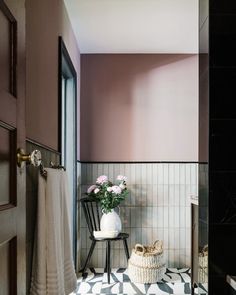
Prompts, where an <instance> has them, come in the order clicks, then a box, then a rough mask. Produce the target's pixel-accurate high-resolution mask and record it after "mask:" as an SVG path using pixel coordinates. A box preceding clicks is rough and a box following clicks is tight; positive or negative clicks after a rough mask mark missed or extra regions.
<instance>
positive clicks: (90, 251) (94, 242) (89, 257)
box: [80, 241, 96, 274]
mask: <svg viewBox="0 0 236 295" xmlns="http://www.w3.org/2000/svg"><path fill="white" fill-rule="evenodd" d="M95 245H96V241H92V244H91V246H90V249H89V253H88V256H87V258H86V261H85V263H84V267H83V268H82V269H81V270H80V272H82V273H83V274H84V272H85V271H86V269H87V266H88V264H89V261H90V259H91V256H92V254H93V250H94V248H95Z"/></svg>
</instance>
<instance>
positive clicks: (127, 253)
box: [123, 239, 129, 262]
mask: <svg viewBox="0 0 236 295" xmlns="http://www.w3.org/2000/svg"><path fill="white" fill-rule="evenodd" d="M123 243H124V249H125V255H126V259H127V262H128V260H129V248H128V244H127V240H126V239H124V240H123Z"/></svg>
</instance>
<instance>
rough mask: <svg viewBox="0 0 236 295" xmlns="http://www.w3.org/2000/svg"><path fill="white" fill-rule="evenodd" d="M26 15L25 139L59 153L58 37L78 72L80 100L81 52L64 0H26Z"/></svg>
mask: <svg viewBox="0 0 236 295" xmlns="http://www.w3.org/2000/svg"><path fill="white" fill-rule="evenodd" d="M26 12H27V13H26V74H27V75H26V79H27V80H26V136H27V138H30V139H33V140H35V141H37V142H39V143H41V144H44V145H46V146H48V147H50V148H53V149H55V150H57V149H58V36H59V35H61V36H62V37H63V40H64V42H65V44H66V47H67V49H68V51H69V54H70V56H71V59H72V61H73V64H74V67H75V69H76V71H77V77H78V101H79V95H80V87H79V86H80V80H79V77H80V53H79V49H78V46H77V43H76V39H75V36H74V34H73V31H72V27H71V24H70V21H69V18H68V15H67V12H66V8H65V6H64V3H63V0H50V1H48V0H40V1H38V0H26ZM79 105H80V104H79V103H78V120H79V113H80V111H79ZM78 138H79V130H78ZM78 146H79V142H78ZM78 154H79V151H78Z"/></svg>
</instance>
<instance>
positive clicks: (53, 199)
mask: <svg viewBox="0 0 236 295" xmlns="http://www.w3.org/2000/svg"><path fill="white" fill-rule="evenodd" d="M46 171H47V180H45V179H44V178H43V177H42V176H41V175H40V174H39V186H38V214H37V226H36V235H35V242H34V256H33V269H32V280H31V290H30V294H31V295H68V294H70V293H71V292H73V291H74V290H75V289H76V285H77V279H76V275H75V269H74V264H73V258H72V243H71V229H70V217H69V216H70V215H69V205H68V204H69V188H68V179H67V174H66V172H65V171H62V170H58V169H52V168H47V169H46Z"/></svg>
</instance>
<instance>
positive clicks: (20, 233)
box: [0, 0, 26, 295]
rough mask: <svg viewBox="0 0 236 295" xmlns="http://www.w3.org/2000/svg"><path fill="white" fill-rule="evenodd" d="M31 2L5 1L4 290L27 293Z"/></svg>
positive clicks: (1, 134)
mask: <svg viewBox="0 0 236 295" xmlns="http://www.w3.org/2000/svg"><path fill="white" fill-rule="evenodd" d="M24 109H25V1H24V0H5V1H3V0H0V295H8V294H10V295H13V294H18V295H19V294H22V295H25V294H26V291H25V290H26V289H25V285H26V283H25V281H26V280H25V264H26V263H25V245H26V243H25V207H26V205H25V168H23V169H22V168H21V169H20V168H17V165H16V149H17V147H23V148H24V145H25V114H24Z"/></svg>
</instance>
